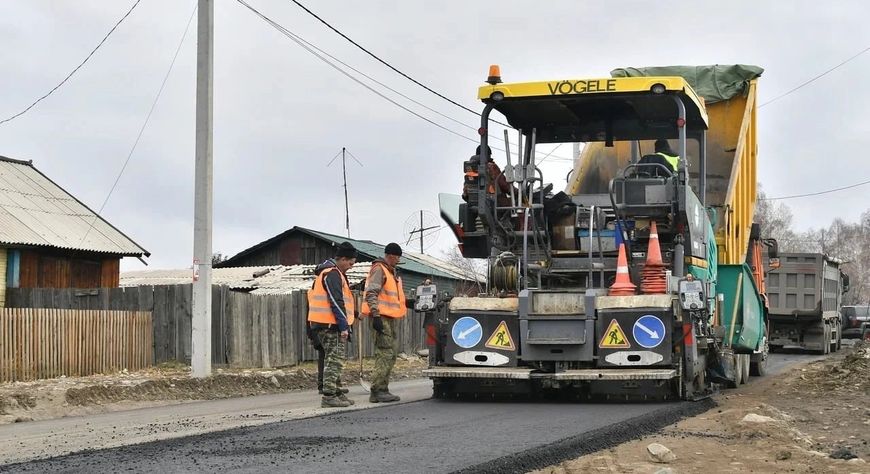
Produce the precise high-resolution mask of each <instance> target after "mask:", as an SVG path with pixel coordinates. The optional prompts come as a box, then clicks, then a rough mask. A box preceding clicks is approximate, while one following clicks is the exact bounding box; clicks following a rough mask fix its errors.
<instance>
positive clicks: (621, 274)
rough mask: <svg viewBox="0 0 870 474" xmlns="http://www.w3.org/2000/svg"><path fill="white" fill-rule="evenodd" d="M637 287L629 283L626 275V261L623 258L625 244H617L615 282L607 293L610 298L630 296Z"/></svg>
mask: <svg viewBox="0 0 870 474" xmlns="http://www.w3.org/2000/svg"><path fill="white" fill-rule="evenodd" d="M636 290H637V286H635V285H634V283H632V282H631V275H629V274H628V259H627V258H626V256H625V244H619V258H618V259H617V260H616V281H615V282H613V286H611V287H610V291H609V292H608V293H607V294H608V295H610V296H631V295H634V294H635V291H636Z"/></svg>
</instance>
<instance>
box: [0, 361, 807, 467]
mask: <svg viewBox="0 0 870 474" xmlns="http://www.w3.org/2000/svg"><path fill="white" fill-rule="evenodd" d="M819 358H822V356H807V355H803V354H788V353H787V354H774V355H772V358H771V360H770V372H771V373H772V374H775V373H778V372H781V371H783V370H785V369H786V368H787V367H789V366H790V365H792V364H795V363H799V362H807V361H810V360H814V359H819ZM710 406H711V402H679V403H677V402H672V403H646V404H644V403H633V404H613V403H610V404H582V403H576V404H575V403H532V402H526V403H523V402H510V403H508V402H496V403H487V402H456V401H441V400H423V401H419V402H414V403H407V404H403V405H386V406H381V407H377V408H372V409H367V410H358V411H352V412H340V411H338V412H334V413H331V414H328V415H324V416H315V417H311V418H305V419H298V420H291V421H284V422H279V423H271V424H266V425H262V426H255V427H246V428H238V429H231V430H227V431H220V432H215V433H209V434H204V435H199V436H191V437H186V438H176V439H168V440H162V441H155V442H150V443H144V444H138V445H132V446H124V447H119V448H112V449H104V450H95V451H84V452H79V453H74V454H70V455H67V456H61V457H55V458H50V459H44V460H39V461H33V462H29V463H23V464H14V465H6V466H0V472H154V471H163V472H264V471H278V472H305V473H325V472H339V471H354V472H357V473H363V472H378V473H383V472H409V473H410V472H414V473H420V472H454V471H462V470H466V471H469V472H472V471H473V472H487V471H488V472H523V471H524V470H527V469H529V468H534V467H542V466H545V465H547V464H548V463H555V462H559V461H560V460H562V459H565V455H566V453H570V454H572V456H571V457H573V455H574V454H577V455H579V454H582V453H583V452H591V451H594V450H598V449H603V448H606V447H608V446H610V445H613V444H618V443H619V442H622V441H624V440H628V439H631V438H633V437H635V436H637V435H642V434H646V433H648V432H651V431H655V430H657V429H659V428H661V427H662V426H665V425H667V424H670V423H673V422H675V421H677V420H678V419H679V418H681V417H683V416H690V415H693V414H695V413H699V412H702V411H704V410H706V409H707V408H709V407H710Z"/></svg>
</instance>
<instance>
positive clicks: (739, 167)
mask: <svg viewBox="0 0 870 474" xmlns="http://www.w3.org/2000/svg"><path fill="white" fill-rule="evenodd" d="M761 71H762V70H761V68H757V67H753V66H698V67H694V66H692V67H686V66H678V67H663V68H646V69H627V70H626V69H618V70H616V71H614V75H615V76H621V75H638V76H640V75H649V76H659V75H661V76H673V75H677V74H680V75H683V76H684V77H685V78H686V79H687V81H688V82H689V83H690V84H691V85H692V87H693V88H694V89H695V90H696V91H697V92H698V93H699V95H701V97H702V98H703V99H704V100H705V105H704V107H705V109H706V112H707V117H708V129H707V193H706V204H707V207H709V208H713V209H714V210H715V212H716V214H717V218H716V225H715V233H716V242H717V245H718V247H719V263H720V264H740V263H743V262H744V261H745V259H746V250H747V247H748V243H749V231H750V228H751V226H752V219H753V213H754V210H755V202H756V191H757V189H756V183H757V174H756V162H757V155H758V143H757V140H756V110H757V103H756V86H757V77H758V76H759V75H760V74H761ZM665 138H675V137H665ZM639 145H640V153H639V156H643V155H645V154H651V153H653V142H652V141H641V142H639ZM687 155H688V166H689V178H690V183H691V184H692V185H693V187H694V188H695V189H697V183H698V170H699V169H700V166H699V163H698V157H699V152H698V143H697V142H695V141H689V142H687ZM630 160H631V143H630V142H624V141H623V142H615V143H614V146H613V147H605V146H604V144H603V143H601V142H594V143H587V145H586V147H584V149H583V152H582V153H581V155H580V158H579V159H578V161H577V164H576V166H575V169H574V172H573V173H572V175H571V181H570V182H569V183H568V186H567V188H566V192H567V193H568V194H572V195H573V194H596V193H606V192H607V186H608V183H609V181H610V180H611V179H612V178H613V177H614V176H616V173H617V171H618V170H619V169H620V168H622V167H625V166H626V165H628V164H629V163H630Z"/></svg>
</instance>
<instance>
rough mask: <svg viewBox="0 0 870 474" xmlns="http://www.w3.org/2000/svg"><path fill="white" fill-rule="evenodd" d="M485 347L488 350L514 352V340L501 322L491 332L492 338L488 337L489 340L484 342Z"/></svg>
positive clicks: (505, 324)
mask: <svg viewBox="0 0 870 474" xmlns="http://www.w3.org/2000/svg"><path fill="white" fill-rule="evenodd" d="M486 347H489V348H490V349H501V350H503V351H512V350H516V346H515V345H514V339H513V338H512V337H511V332H510V331H508V327H507V323H505V322H504V321H502V322H501V323H500V324H499V325H498V327H497V328H495V332H493V333H492V336H489V339H487V340H486Z"/></svg>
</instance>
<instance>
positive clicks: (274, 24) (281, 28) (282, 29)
mask: <svg viewBox="0 0 870 474" xmlns="http://www.w3.org/2000/svg"><path fill="white" fill-rule="evenodd" d="M236 1H238V2H239V3H241V4H242V5H243V6H245V7H246V8H247V9H249V10H250V11H251V12H253V13H254V14H255V15H257V16H258V17H260V18H261V19H262V20H263V21H265V22H266V23H268V24H269V25H270V26H272V27H273V28H275V29H276V30H278V31H279V32H280V33H281V34H283V35H284V36H286V37H287V38H289V39H290V40H291V41H293V42H294V43H296V44H297V45H299V46H300V47H301V48H302V49H304V50H306V51H308V52H309V53H311V54H312V55H314V56H315V57H317V58H318V59H320V60H321V61H323V62H325V63H326V64H327V65H329V66H330V67H332V68H333V69H335V70H336V71H338V72H340V73H341V74H343V75H344V76H346V77H347V78H348V79H350V80H352V81H354V82H356V83H357V84H359V85H361V86H363V87H365V88H366V89H368V90H369V91H371V92H372V93H374V94H377V95H378V96H379V97H381V98H382V99H384V100H386V101H388V102H390V103H391V104H393V105H395V106H396V107H399V108H401V109H402V110H404V111H406V112H408V113H410V114H412V115H414V116H415V117H417V118H419V119H421V120H424V121H426V122H428V123H430V124H432V125H434V126H436V127H438V128H440V129H442V130H444V131H446V132H448V133H452V134H453V135H456V136H458V137H460V138H464V139H465V140H468V141H471V142H474V143H477V140H475V139H474V138H469V137H467V136H465V135H463V134H461V133H459V132H457V131H455V130H451V129H449V128H447V127H445V126H444V125H441V124H440V123H438V122H435V121H434V120H432V119H430V118H428V117H426V116H424V115H421V114H419V113H417V112H416V111H414V110H411V109H409V108H408V107H405V106H404V105H402V104H400V103H398V102H396V101H395V100H393V99H392V98H390V97H388V96H386V95H384V94H383V93H381V92H380V91H378V90H377V89H375V88H373V87H372V86H370V85H368V84H366V83H365V82H362V81H361V80H359V79H358V78H356V77H354V76H353V74H350V73H348V72H347V71H345V70H344V69H342V68H340V67H339V66H337V65H336V64H335V63H333V62H332V61H330V60H329V59H328V58H327V57H326V56H324V55H322V54H320V53H318V52H317V51H316V50H315V49H314V48H311V47H309V46H308V45H307V44H305V43H304V42H303V41H302V40H301V39H300V38H299V37H298V36H297V35H296V34H295V33H293V32H292V31H290V30H288V29H287V28H285V27H284V26H282V25H281V24H279V23H277V22H276V21H274V20H272V19H271V18H269V17H268V16H266V15H264V14H262V13H260V11H259V10H257V9H256V8H254V7H252V6H251V5H249V4H248V3H247V2H245V0H236Z"/></svg>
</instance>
